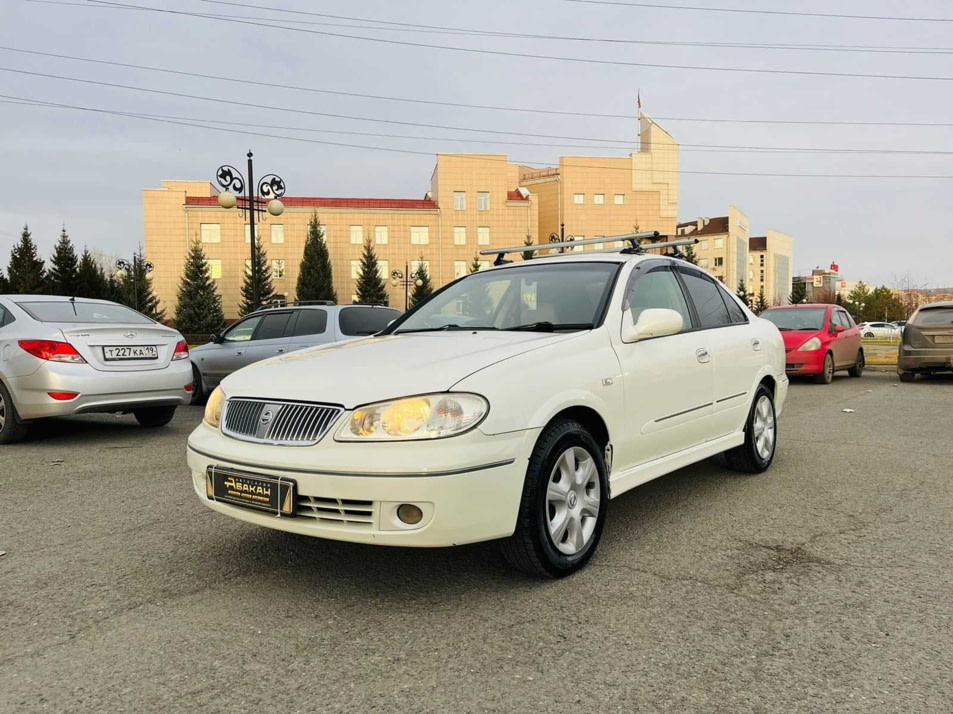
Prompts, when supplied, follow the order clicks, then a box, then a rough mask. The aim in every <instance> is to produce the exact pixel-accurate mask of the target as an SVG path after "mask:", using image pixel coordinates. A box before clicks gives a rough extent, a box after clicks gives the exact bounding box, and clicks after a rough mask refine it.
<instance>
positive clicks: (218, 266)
mask: <svg viewBox="0 0 953 714" xmlns="http://www.w3.org/2000/svg"><path fill="white" fill-rule="evenodd" d="M205 264H206V265H208V274H209V276H210V277H211V278H212V280H218V279H219V278H221V277H222V261H220V260H217V259H214V258H210V259H208V260H206V261H205Z"/></svg>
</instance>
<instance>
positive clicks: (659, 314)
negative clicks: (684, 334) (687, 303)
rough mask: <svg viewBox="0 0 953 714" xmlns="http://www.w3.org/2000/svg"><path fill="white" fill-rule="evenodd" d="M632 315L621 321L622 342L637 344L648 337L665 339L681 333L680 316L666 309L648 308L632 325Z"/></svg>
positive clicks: (682, 322) (629, 314)
mask: <svg viewBox="0 0 953 714" xmlns="http://www.w3.org/2000/svg"><path fill="white" fill-rule="evenodd" d="M631 315H632V313H631V312H630V313H628V315H627V317H626V319H624V320H623V321H622V341H623V342H638V341H639V340H645V339H648V338H650V337H666V336H668V335H676V334H678V333H679V332H681V331H682V327H683V326H684V324H685V322H684V320H682V316H681V314H679V313H678V312H676V311H675V310H669V309H667V308H649V309H647V310H643V311H642V314H641V315H639V320H638V322H636V323H634V324H633V323H632V318H631Z"/></svg>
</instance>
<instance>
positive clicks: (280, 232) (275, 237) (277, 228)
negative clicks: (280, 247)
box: [271, 223, 285, 243]
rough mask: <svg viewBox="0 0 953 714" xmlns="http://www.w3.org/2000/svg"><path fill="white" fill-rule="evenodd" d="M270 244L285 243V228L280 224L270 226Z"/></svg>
mask: <svg viewBox="0 0 953 714" xmlns="http://www.w3.org/2000/svg"><path fill="white" fill-rule="evenodd" d="M271 242H272V243H284V242H285V227H284V226H283V225H282V224H281V223H272V224H271Z"/></svg>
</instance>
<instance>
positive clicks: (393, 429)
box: [335, 393, 490, 441]
mask: <svg viewBox="0 0 953 714" xmlns="http://www.w3.org/2000/svg"><path fill="white" fill-rule="evenodd" d="M489 410H490V405H489V404H488V403H487V401H486V400H485V399H484V398H483V397H480V396H477V395H476V394H452V393H450V394H424V395H421V396H419V397H407V398H405V399H396V400H394V401H390V402H380V403H378V404H368V405H367V406H363V407H360V408H358V409H355V410H354V412H353V413H352V414H351V416H350V418H349V419H348V420H347V421H346V422H345V423H344V424H343V425H342V427H341V428H340V429H339V430H338V433H337V436H336V437H335V439H336V440H337V441H412V440H415V439H442V438H444V437H447V436H457V435H458V434H463V433H464V432H467V431H469V430H470V429H473V428H474V427H476V426H477V425H478V424H479V423H480V422H481V421H483V417H485V416H486V415H487V412H489Z"/></svg>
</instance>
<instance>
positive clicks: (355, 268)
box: [351, 260, 361, 280]
mask: <svg viewBox="0 0 953 714" xmlns="http://www.w3.org/2000/svg"><path fill="white" fill-rule="evenodd" d="M360 277H361V261H359V260H352V261H351V280H358V279H359V278H360Z"/></svg>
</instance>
